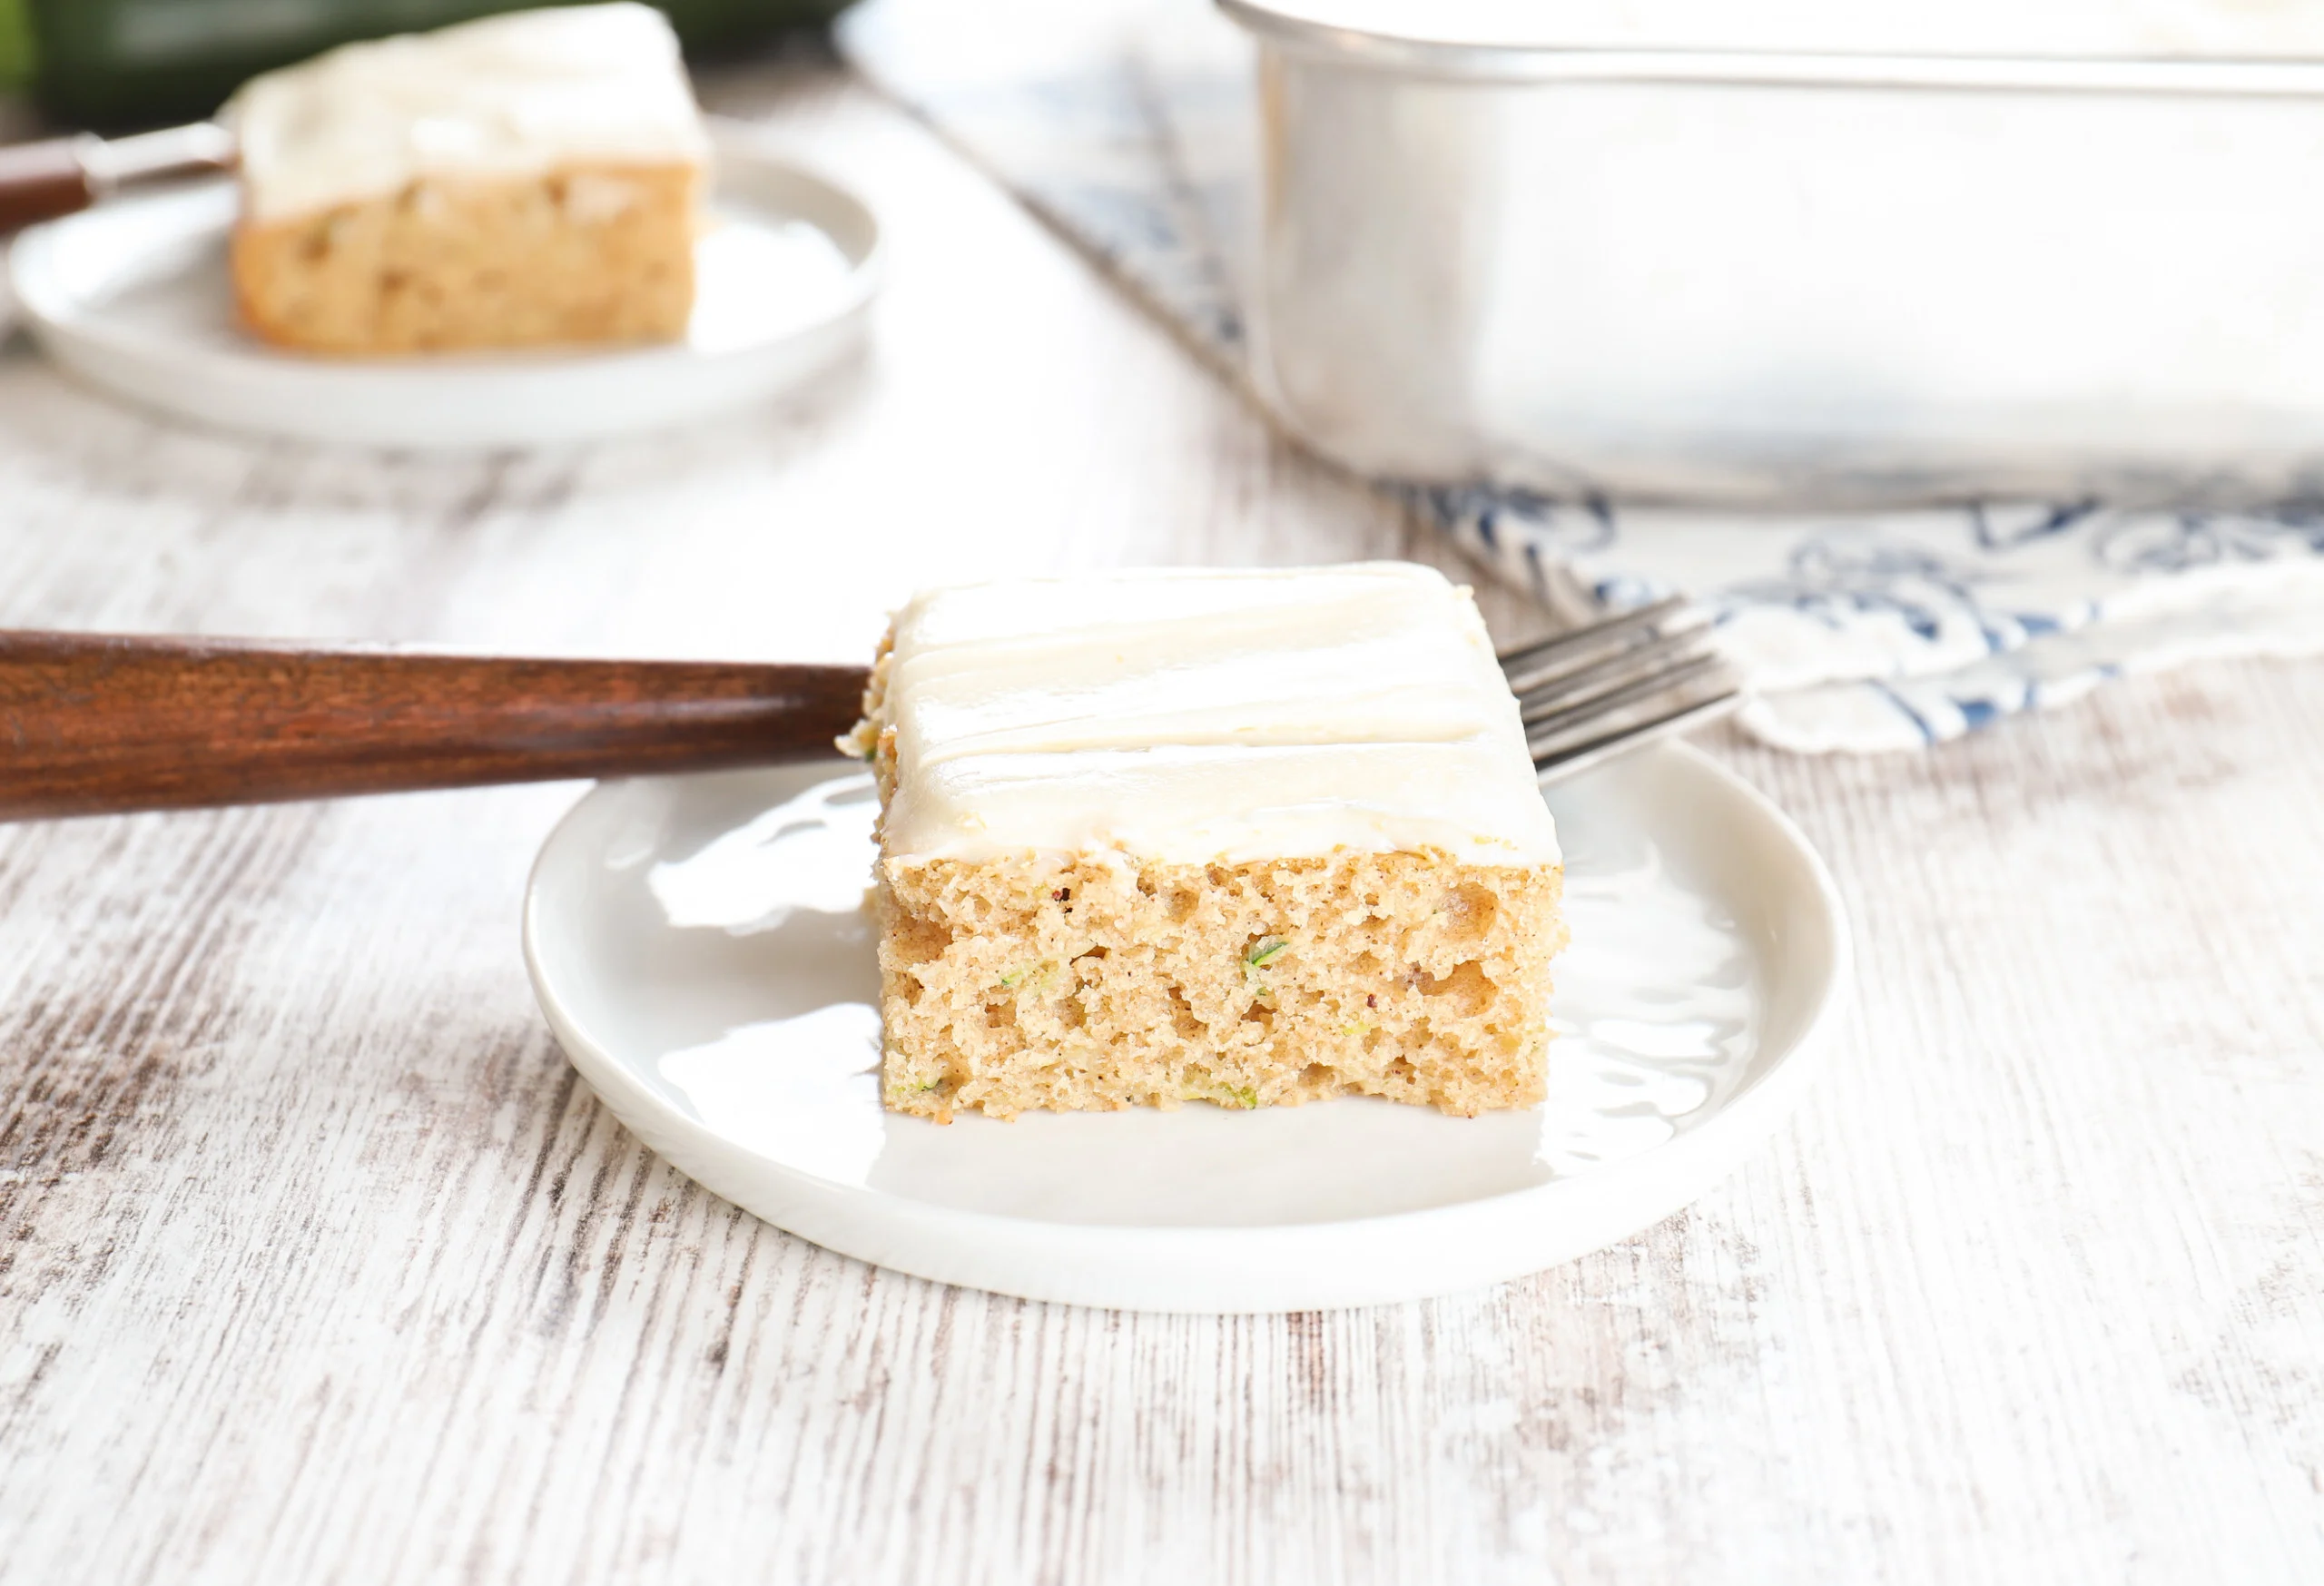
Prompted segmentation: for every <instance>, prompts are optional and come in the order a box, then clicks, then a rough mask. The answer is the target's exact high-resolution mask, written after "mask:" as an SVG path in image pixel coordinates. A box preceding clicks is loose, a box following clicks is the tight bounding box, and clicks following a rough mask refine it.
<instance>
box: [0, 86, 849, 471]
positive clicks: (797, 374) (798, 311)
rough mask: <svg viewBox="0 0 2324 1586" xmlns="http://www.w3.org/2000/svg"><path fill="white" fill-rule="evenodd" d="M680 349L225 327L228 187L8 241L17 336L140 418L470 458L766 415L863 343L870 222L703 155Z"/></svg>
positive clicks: (82, 218)
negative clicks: (346, 354)
mask: <svg viewBox="0 0 2324 1586" xmlns="http://www.w3.org/2000/svg"><path fill="white" fill-rule="evenodd" d="M716 143H717V151H718V152H717V161H716V171H715V177H714V200H713V202H712V206H711V222H712V223H711V224H709V225H708V226H706V227H705V228H704V233H703V236H702V238H701V240H700V241H698V242H697V243H696V244H695V248H696V253H695V268H696V271H697V275H698V286H697V291H696V298H695V303H694V319H693V321H692V323H691V325H690V327H689V329H688V331H687V335H686V339H685V340H684V341H682V342H676V343H672V344H669V345H666V346H647V347H625V348H618V349H572V350H566V349H537V350H536V349H527V350H521V351H509V352H447V353H418V354H411V355H408V356H403V357H397V358H376V359H337V358H322V357H317V356H314V355H310V354H306V353H300V352H293V351H289V350H284V349H281V348H275V347H271V346H269V345H267V344H266V343H264V342H262V341H261V340H258V339H257V338H256V337H254V336H251V334H250V333H249V332H248V331H246V330H243V329H241V325H240V324H239V323H238V322H237V320H236V318H235V310H234V302H233V289H232V285H231V281H230V279H229V277H228V274H227V270H226V238H227V233H228V231H229V230H230V228H231V225H232V223H233V219H234V210H235V194H234V188H233V184H232V182H227V181H211V182H200V183H197V184H193V185H190V186H182V187H178V188H174V189H172V190H169V191H163V192H152V193H143V194H135V195H132V196H130V197H126V198H121V199H116V200H113V201H112V202H107V203H103V204H101V205H99V206H98V207H96V208H94V209H92V210H86V211H84V212H81V213H79V214H76V215H68V216H66V217H65V218H64V219H63V220H59V221H51V222H47V223H46V224H44V225H39V226H34V227H33V228H31V229H30V230H28V231H25V233H24V234H23V235H22V236H20V237H19V238H17V239H16V241H15V247H14V249H13V250H12V251H11V253H10V257H9V264H8V276H9V282H10V285H11V287H12V288H13V290H14V293H15V299H16V301H17V303H18V305H19V308H20V311H21V313H22V315H23V317H24V320H25V328H26V329H27V330H30V331H31V333H32V335H33V338H34V340H36V341H37V342H38V343H39V344H40V346H41V347H42V349H43V350H44V351H46V352H47V353H48V355H49V356H50V357H51V358H54V360H56V361H57V362H58V363H59V364H61V365H63V366H64V368H65V369H69V370H71V371H72V372H73V373H74V374H76V375H78V376H79V377H81V378H82V379H84V380H86V381H87V382H88V383H90V384H91V385H94V386H96V387H99V388H100V389H103V390H105V391H108V392H110V393H112V394H113V395H114V396H117V397H120V398H123V399H125V400H127V401H130V402H133V403H135V404H137V405H138V406H140V407H144V408H150V409H158V410H160V411H162V412H164V413H167V414H170V415H172V416H173V417H176V418H180V419H190V420H192V421H193V422H195V423H198V424H202V425H204V426H208V427H212V428H219V429H238V430H245V431H251V432H254V433H258V434H264V435H280V436H289V437H293V438H300V439H306V440H323V441H337V442H342V443H347V444H352V445H359V446H379V447H394V448H412V449H420V450H475V449H487V448H500V447H514V446H533V445H549V444H556V443H559V442H570V441H581V440H596V439H604V438H611V437H615V436H620V435H630V434H637V433H643V432H647V431H652V430H657V429H675V428H679V427H682V426H684V425H687V424H692V423H697V422H700V421H702V420H704V419H710V418H712V417H714V416H715V415H717V414H721V413H724V412H728V411H730V410H732V409H737V408H742V407H746V406H748V405H750V404H752V403H754V402H759V401H763V400H765V399H771V398H773V397H774V396H776V395H778V394H780V393H781V392H783V391H785V390H788V389H792V388H793V387H794V386H797V385H800V384H802V383H803V382H804V381H806V380H808V379H812V377H813V376H815V375H816V374H818V373H820V372H822V370H823V369H826V368H828V367H830V366H831V365H832V364H833V363H834V362H836V361H838V360H840V359H841V358H842V357H843V356H844V355H845V354H846V353H847V352H848V351H849V350H851V349H852V348H853V347H854V346H855V345H856V343H857V341H858V340H859V339H860V337H861V334H862V320H863V318H864V313H865V310H866V309H867V307H868V306H869V304H870V302H871V300H872V294H873V292H874V291H876V290H877V287H878V283H879V276H880V266H881V258H880V227H879V222H877V221H876V220H875V219H874V218H873V217H872V212H871V211H870V210H868V209H866V208H865V207H864V205H863V204H862V202H859V201H858V200H856V199H855V198H854V197H852V195H850V194H849V193H847V192H842V190H841V189H839V188H837V187H834V186H832V184H831V183H830V182H825V181H824V180H822V178H821V177H817V176H813V175H811V174H809V173H808V172H804V171H802V170H800V169H798V168H797V167H795V166H793V165H790V164H788V163H784V162H783V161H782V160H780V159H777V158H775V157H774V156H773V155H771V154H768V153H764V152H763V151H761V150H759V149H757V148H755V147H754V146H753V143H752V141H751V139H750V138H749V136H748V135H747V134H746V133H738V132H735V131H733V130H721V132H720V133H719V134H718V136H717V139H716Z"/></svg>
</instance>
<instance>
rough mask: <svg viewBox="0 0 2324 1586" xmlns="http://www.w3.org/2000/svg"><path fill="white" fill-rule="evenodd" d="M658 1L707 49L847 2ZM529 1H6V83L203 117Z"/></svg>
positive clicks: (58, 102) (87, 112) (136, 111)
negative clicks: (254, 93) (403, 37)
mask: <svg viewBox="0 0 2324 1586" xmlns="http://www.w3.org/2000/svg"><path fill="white" fill-rule="evenodd" d="M535 3H538V0H535ZM655 4H656V5H659V6H660V7H661V9H662V10H663V11H665V12H666V13H668V15H669V17H670V20H671V22H672V23H673V24H675V26H676V27H677V30H678V36H679V37H680V38H682V39H684V41H685V45H686V51H687V54H689V55H691V56H696V57H698V56H701V55H704V54H718V53H720V52H723V51H728V50H734V49H737V48H741V47H743V46H745V45H748V44H753V43H756V42H757V41H759V40H761V39H763V38H766V37H768V36H770V35H772V34H775V33H778V32H780V31H782V30H783V29H784V28H787V27H794V26H799V25H803V24H811V23H820V22H824V21H827V20H829V19H830V18H831V17H832V16H834V15H837V14H838V13H839V12H840V11H841V10H842V8H844V6H845V5H846V4H847V0H655ZM522 9H525V6H524V5H522V4H518V3H512V0H0V85H7V86H15V87H17V88H28V89H30V91H31V93H32V94H33V97H34V100H35V101H36V102H37V103H39V105H40V107H41V109H42V111H44V113H46V114H47V115H48V116H49V117H50V119H52V120H54V121H56V122H59V123H64V124H65V125H69V126H84V127H97V128H116V127H130V126H153V125H160V124H162V123H169V122H182V121H192V120H196V119H198V118H200V117H202V116H205V115H208V114H209V113H211V112H212V111H214V110H216V109H217V108H218V106H219V104H220V103H221V102H222V101H223V100H224V99H225V97H226V95H228V94H231V93H232V92H233V91H234V89H235V88H236V87H237V86H239V85H240V84H241V82H242V81H243V79H245V78H247V77H249V76H250V75H251V74H253V73H256V72H263V71H265V70H267V69H268V68H269V67H271V66H281V65H286V64H289V63H291V62H292V61H300V60H304V59H306V58H307V57H308V56H309V55H311V54H315V53H316V52H317V51H319V50H326V49H329V48H330V46H331V45H333V44H345V43H347V42H348V41H349V40H350V39H359V38H377V37H379V36H380V35H382V34H390V33H416V32H419V31H422V30H425V29H428V28H431V27H441V26H443V25H446V24H447V23H452V22H465V21H467V20H468V18H470V17H474V16H482V15H487V13H490V12H495V11H517V10H522Z"/></svg>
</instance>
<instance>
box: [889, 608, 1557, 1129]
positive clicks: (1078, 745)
mask: <svg viewBox="0 0 2324 1586" xmlns="http://www.w3.org/2000/svg"><path fill="white" fill-rule="evenodd" d="M850 743H851V744H852V746H853V747H854V748H855V749H856V751H857V752H858V753H861V754H865V755H866V756H867V757H868V758H869V759H871V761H872V765H873V768H874V771H875V773H876V774H877V779H878V783H879V787H880V794H881V823H880V857H879V863H878V868H877V875H876V880H875V885H874V892H875V895H876V902H877V907H878V911H879V916H880V926H881V942H880V977H881V1016H882V1018H883V1020H884V1022H885V1026H886V1038H885V1058H884V1062H883V1069H882V1089H883V1093H884V1095H885V1097H886V1099H887V1103H888V1105H889V1106H890V1107H891V1108H895V1109H897V1110H899V1111H902V1112H910V1113H920V1114H923V1115H926V1116H929V1117H932V1118H939V1119H942V1120H949V1119H950V1117H951V1115H952V1114H953V1113H954V1112H956V1111H959V1110H961V1109H964V1108H965V1109H969V1110H980V1111H983V1112H987V1113H990V1114H993V1115H995V1116H998V1117H1002V1118H1007V1117H1011V1116H1013V1115H1015V1114H1016V1113H1018V1112H1020V1111H1022V1110H1024V1109H1026V1108H1058V1109H1078V1108H1122V1107H1128V1106H1133V1105H1151V1106H1158V1107H1173V1106H1176V1105H1177V1103H1179V1102H1181V1101H1191V1100H1204V1101H1211V1102H1216V1103H1217V1104H1219V1105H1221V1106H1225V1107H1263V1106H1270V1105H1280V1104H1287V1103H1296V1102H1302V1101H1308V1100H1313V1099H1315V1098H1318V1097H1326V1096H1336V1095H1341V1094H1345V1093H1351V1092H1352V1093H1360V1094H1363V1095H1368V1096H1383V1097H1387V1098H1390V1099H1392V1100H1396V1101H1408V1102H1425V1103H1428V1104H1431V1105H1433V1106H1435V1107H1438V1108H1443V1110H1445V1111H1447V1112H1452V1113H1459V1114H1462V1115H1464V1116H1473V1115H1474V1114H1476V1113H1479V1112H1482V1111H1484V1110H1486V1109H1488V1108H1507V1107H1524V1106H1529V1105H1531V1103H1533V1102H1536V1101H1539V1100H1540V1099H1541V1096H1542V1090H1543V1084H1544V1079H1545V1072H1546V1061H1547V1056H1548V1048H1549V1042H1550V1025H1549V994H1550V962H1551V958H1552V957H1553V956H1554V955H1555V954H1556V953H1557V952H1558V951H1559V950H1560V949H1561V947H1563V946H1564V944H1565V939H1566V931H1565V924H1564V921H1563V919H1562V916H1561V911H1560V903H1561V894H1562V892H1563V882H1564V872H1563V870H1562V868H1561V862H1560V857H1559V852H1558V844H1557V833H1556V829H1555V827H1554V825H1553V824H1552V823H1551V819H1550V813H1549V811H1548V809H1547V807H1546V806H1545V805H1544V804H1543V803H1542V802H1541V791H1540V788H1539V786H1538V785H1537V783H1536V782H1535V780H1534V774H1533V768H1532V763H1531V760H1530V759H1529V758H1528V756H1527V754H1526V750H1525V739H1524V731H1523V729H1522V727H1521V724H1519V721H1518V715H1517V705H1516V702H1515V701H1514V700H1513V699H1512V697H1511V695H1510V693H1509V689H1508V686H1507V685H1506V684H1505V683H1504V682H1503V681H1502V675H1501V669H1500V667H1499V665H1497V664H1496V662H1495V660H1494V657H1493V651H1492V643H1491V641H1490V640H1489V639H1488V638H1487V637H1486V635H1485V628H1484V624H1483V622H1482V619H1481V618H1480V617H1479V616H1478V615H1477V609H1476V606H1475V605H1474V604H1473V603H1472V600H1471V599H1470V597H1469V594H1468V591H1466V590H1465V589H1461V588H1456V587H1455V586H1453V585H1452V584H1450V583H1448V582H1447V581H1446V580H1445V579H1444V578H1443V576H1441V575H1440V574H1438V573H1435V572H1433V571H1432V570H1431V569H1429V568H1426V567H1422V566H1414V565H1411V564H1406V563H1395V562H1382V563H1367V564H1360V565H1355V566H1339V567H1328V568H1309V569H1298V570H1290V571H1282V570H1270V571H1231V572H1226V571H1148V572H1111V573H1099V574H1090V575H1085V576H1075V577H1065V578H1056V579H1031V580H1022V581H1017V582H1009V583H998V584H984V585H977V586H967V587H961V588H952V589H941V590H936V591H933V592H931V593H928V594H923V595H921V596H919V597H918V598H916V599H915V600H913V601H912V602H911V604H910V605H909V606H906V607H905V608H904V609H903V610H902V611H901V612H899V613H898V614H897V615H896V617H895V620H894V623H893V625H892V626H891V629H890V631H889V635H888V638H887V641H886V643H885V644H884V645H882V647H881V655H880V658H879V660H878V662H877V664H876V665H875V666H874V667H873V670H872V682H871V686H870V688H869V690H868V692H867V694H866V696H865V702H864V720H863V721H862V724H860V725H859V726H858V727H857V729H856V732H855V735H854V737H853V738H852V740H850Z"/></svg>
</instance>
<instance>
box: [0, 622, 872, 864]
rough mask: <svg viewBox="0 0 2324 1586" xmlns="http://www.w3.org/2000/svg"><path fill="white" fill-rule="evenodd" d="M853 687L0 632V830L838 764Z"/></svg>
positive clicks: (621, 668)
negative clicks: (49, 822) (223, 808)
mask: <svg viewBox="0 0 2324 1586" xmlns="http://www.w3.org/2000/svg"><path fill="white" fill-rule="evenodd" d="M868 675H869V674H868V671H867V669H866V668H864V667H862V666H802V665H787V664H780V663H769V662H758V663H753V664H737V663H733V662H714V661H606V660H570V659H558V658H554V657H546V658H545V657H517V656H494V655H482V656H479V655H432V654H425V653H419V652H413V651H409V650H390V649H385V648H373V649H368V650H366V649H350V648H345V647H338V648H334V647H329V646H317V645H266V644H249V643H237V642H234V641H231V640H219V639H183V638H176V637H169V636H158V635H123V634H110V635H107V634H71V633H41V632H27V631H21V630H18V631H7V630H0V820H22V819H24V818H26V817H28V816H42V815H50V816H54V815H89V814H104V813H127V812H130V811H136V810H187V809H201V808H205V807H214V806H216V805H220V804H252V803H283V802H286V801H291V800H297V799H320V798H344V797H347V796H349V795H350V794H358V793H409V792H415V791H419V790H422V789H433V788H448V787H487V786H490V785H492V784H494V783H517V782H556V781H559V780H563V779H569V778H572V777H576V776H588V777H610V776H643V775H649V774H655V773H670V772H679V771H713V770H717V769H720V768H722V767H730V766H737V765H773V764H784V763H791V762H794V761H800V760H822V759H836V758H837V755H838V751H837V749H835V748H834V747H833V740H834V739H836V738H837V737H839V736H840V735H841V734H844V733H846V732H847V731H849V730H850V729H851V728H852V726H853V725H854V724H855V721H856V718H857V716H858V715H859V714H860V710H859V706H860V704H861V703H862V697H863V687H864V683H865V680H866V678H867V676H868Z"/></svg>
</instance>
